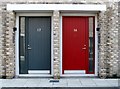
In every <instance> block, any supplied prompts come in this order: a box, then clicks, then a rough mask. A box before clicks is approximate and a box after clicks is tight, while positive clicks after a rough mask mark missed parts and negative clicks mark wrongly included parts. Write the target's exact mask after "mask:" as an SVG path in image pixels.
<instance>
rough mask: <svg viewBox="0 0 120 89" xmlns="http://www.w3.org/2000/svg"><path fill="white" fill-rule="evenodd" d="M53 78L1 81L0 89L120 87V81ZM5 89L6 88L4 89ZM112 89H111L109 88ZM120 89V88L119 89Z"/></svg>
mask: <svg viewBox="0 0 120 89" xmlns="http://www.w3.org/2000/svg"><path fill="white" fill-rule="evenodd" d="M50 80H53V79H52V78H16V79H0V87H1V88H2V87H111V88H112V87H118V86H119V83H118V81H119V80H118V79H100V78H61V79H59V82H57V81H54V82H50ZM3 89H4V88H3ZM109 89H110V88H109ZM119 89H120V88H119Z"/></svg>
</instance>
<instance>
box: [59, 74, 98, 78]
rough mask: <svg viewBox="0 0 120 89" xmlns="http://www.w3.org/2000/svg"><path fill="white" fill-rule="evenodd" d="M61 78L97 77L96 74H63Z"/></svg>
mask: <svg viewBox="0 0 120 89" xmlns="http://www.w3.org/2000/svg"><path fill="white" fill-rule="evenodd" d="M61 77H97V76H96V75H95V74H62V75H61Z"/></svg>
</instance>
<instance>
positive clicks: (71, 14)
mask: <svg viewBox="0 0 120 89" xmlns="http://www.w3.org/2000/svg"><path fill="white" fill-rule="evenodd" d="M62 16H95V74H62V43H63V42H62ZM96 28H97V14H87V13H85V14H83V13H61V14H60V76H62V77H70V76H98V32H97V31H96Z"/></svg>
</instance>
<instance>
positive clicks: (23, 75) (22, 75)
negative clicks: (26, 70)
mask: <svg viewBox="0 0 120 89" xmlns="http://www.w3.org/2000/svg"><path fill="white" fill-rule="evenodd" d="M52 76H53V75H49V74H19V77H32V78H33V77H42V78H43V77H45V78H46V77H52Z"/></svg>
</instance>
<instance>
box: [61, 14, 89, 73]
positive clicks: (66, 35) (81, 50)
mask: <svg viewBox="0 0 120 89" xmlns="http://www.w3.org/2000/svg"><path fill="white" fill-rule="evenodd" d="M62 20H63V28H62V29H63V64H62V65H63V74H64V71H65V70H76V71H78V70H80V71H81V70H84V71H85V73H88V41H89V38H88V35H89V34H88V17H81V16H63V18H62Z"/></svg>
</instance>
